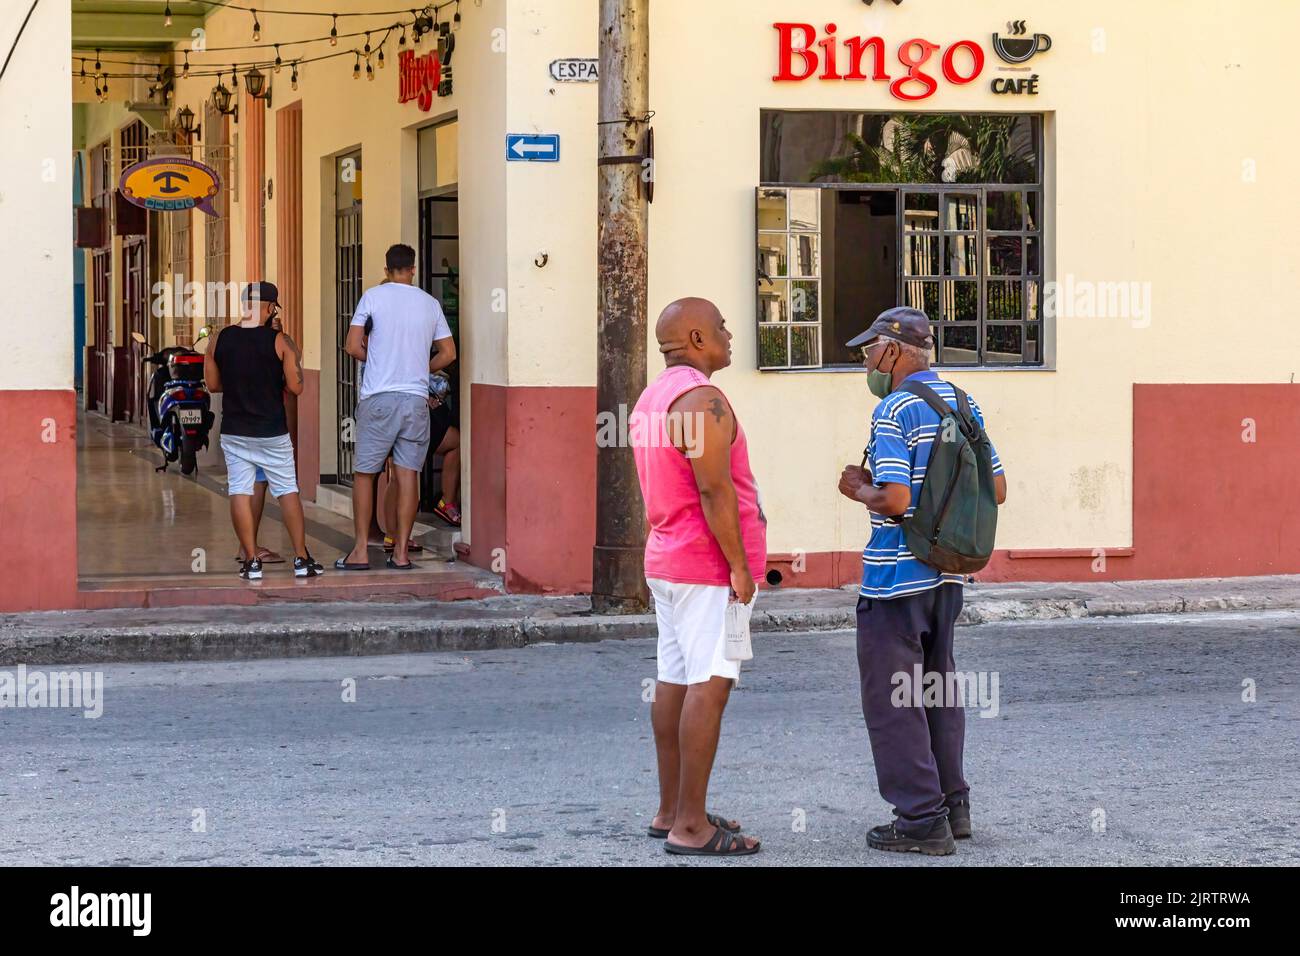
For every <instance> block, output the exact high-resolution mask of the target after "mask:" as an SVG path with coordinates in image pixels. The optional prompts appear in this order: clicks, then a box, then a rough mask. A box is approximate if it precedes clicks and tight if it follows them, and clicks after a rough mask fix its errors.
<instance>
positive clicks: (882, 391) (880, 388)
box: [867, 346, 898, 398]
mask: <svg viewBox="0 0 1300 956" xmlns="http://www.w3.org/2000/svg"><path fill="white" fill-rule="evenodd" d="M885 348H886V349H887V348H889V346H885ZM894 364H895V365H897V364H898V359H894ZM867 388H869V389H871V394H872V395H874V396H876V398H888V397H889V395H890V393H891V392H893V390H894V373H893V371H892V370H891V371H889V372H886V371H884V370H882V369H881V368H879V367H876V368H873V369H871V370H870V371H869V372H867Z"/></svg>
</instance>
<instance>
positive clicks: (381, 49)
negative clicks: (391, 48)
mask: <svg viewBox="0 0 1300 956" xmlns="http://www.w3.org/2000/svg"><path fill="white" fill-rule="evenodd" d="M379 68H380V69H381V70H382V69H383V68H384V47H383V44H380V46H379Z"/></svg>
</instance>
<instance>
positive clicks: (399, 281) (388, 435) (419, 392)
mask: <svg viewBox="0 0 1300 956" xmlns="http://www.w3.org/2000/svg"><path fill="white" fill-rule="evenodd" d="M385 266H386V267H385V269H384V274H385V275H386V276H387V277H388V281H387V282H385V283H384V284H383V285H377V286H374V287H373V288H370V289H367V290H366V292H365V294H364V295H363V296H361V301H360V302H358V303H357V307H356V309H355V310H354V311H353V313H352V325H351V327H350V328H349V329H348V338H347V344H346V345H345V350H346V351H347V353H348V354H349V355H351V356H352V357H353V358H355V359H357V360H358V361H361V362H365V363H366V373H365V375H364V376H362V379H361V393H360V395H359V396H358V401H357V416H356V428H355V429H354V436H355V439H356V453H355V455H354V461H353V467H352V471H353V475H352V520H353V526H354V528H355V529H356V541H355V542H354V544H353V547H352V552H351V553H350V554H348V555H347V556H346V557H342V558H339V559H338V561H336V562H335V563H334V566H335V567H336V568H337V569H338V570H340V571H365V570H369V568H370V556H369V554H368V553H367V551H366V541H367V539H368V537H369V532H370V518H371V515H372V514H374V510H375V483H376V482H375V479H376V478H377V477H378V475H379V472H381V471H383V470H384V460H385V459H386V458H388V456H389V455H392V457H393V466H394V467H393V473H394V481H395V483H396V486H397V487H396V494H397V527H396V529H393V531H392V535H393V554H392V557H390V558H389V559H388V567H390V568H394V569H397V570H399V571H405V570H409V569H410V568H411V567H413V565H412V564H411V561H410V558H409V557H408V556H407V547H408V545H409V544H410V538H411V528H412V527H414V525H415V513H416V510H417V509H418V507H419V502H420V472H421V471H422V470H423V469H424V459H425V456H426V455H427V454H428V452H429V405H428V401H429V374H430V373H431V372H437V371H439V370H440V369H444V368H446V367H447V366H448V365H450V364H451V363H452V362H454V361H456V343H455V341H454V340H453V339H452V336H451V327H450V326H449V325H448V324H447V317H446V316H445V315H443V313H442V306H441V305H439V304H438V300H437V299H435V298H434V297H433V296H431V295H429V294H428V293H427V292H425V291H424V290H423V289H421V288H419V287H418V286H416V285H415V284H414V283H415V250H414V249H412V248H411V247H410V246H405V245H401V244H399V245H396V246H393V247H392V248H391V249H389V250H388V252H387V254H386V255H385ZM367 325H369V326H370V330H369V334H367V329H366V327H367ZM435 346H436V347H437V350H438V351H437V354H436V355H433V357H432V358H430V353H431V352H432V350H433V348H434V347H435ZM393 493H394V491H393V490H390V491H389V492H388V494H393Z"/></svg>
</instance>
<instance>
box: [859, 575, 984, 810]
mask: <svg viewBox="0 0 1300 956" xmlns="http://www.w3.org/2000/svg"><path fill="white" fill-rule="evenodd" d="M961 605H962V589H961V585H959V584H941V585H939V586H938V587H937V588H931V589H930V590H929V591H922V592H921V593H920V594H910V595H907V596H905V597H898V598H893V599H891V600H884V601H882V600H877V599H873V598H865V597H860V598H858V672H859V674H860V675H861V678H862V713H863V716H865V717H866V719H867V733H868V735H869V736H870V738H871V755H872V757H873V758H874V759H875V762H876V781H877V782H878V783H879V785H880V795H881V796H882V797H884V798H885V799H886V800H888V801H889V802H890V803H891V804H893V805H894V812H895V813H896V814H897V815H898V817H899V819H898V820H897V821H896V824H897V826H898V828H899V830H901V831H904V832H913V833H916V832H923V831H925V830H928V828H929V826H930V824H931V823H932V822H933V821H935V820H937V819H939V818H940V817H946V816H947V815H948V804H950V803H955V802H957V801H959V800H962V799H965V798H966V796H967V794H968V793H969V792H970V787H969V786H967V784H966V778H965V777H963V776H962V772H961V761H962V748H963V745H964V742H965V737H966V712H965V710H964V709H963V708H962V707H961V706H960V702H957V706H952V707H947V706H930V707H918V706H915V699H914V698H913V696H912V695H911V694H910V693H906V694H905V693H904V691H905V690H906V689H909V688H910V687H911V686H912V684H914V683H915V676H916V667H917V665H920V667H921V670H922V671H923V672H924V673H927V674H928V673H936V672H937V673H939V674H942V675H948V674H951V673H953V671H954V670H955V664H954V662H953V657H952V639H953V626H954V625H955V624H956V622H957V615H958V614H959V613H961ZM896 675H906V680H905V681H904V680H903V679H902V678H900V677H898V676H896ZM916 693H917V695H919V694H920V693H921V692H920V690H918V691H917V692H916ZM900 701H901V702H902V706H899V703H900Z"/></svg>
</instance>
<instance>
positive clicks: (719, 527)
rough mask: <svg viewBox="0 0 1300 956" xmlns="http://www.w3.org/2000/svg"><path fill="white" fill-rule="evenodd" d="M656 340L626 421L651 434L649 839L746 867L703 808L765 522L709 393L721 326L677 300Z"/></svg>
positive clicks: (725, 822)
mask: <svg viewBox="0 0 1300 956" xmlns="http://www.w3.org/2000/svg"><path fill="white" fill-rule="evenodd" d="M655 338H656V339H657V340H658V342H659V351H660V352H661V353H663V356H664V361H665V363H666V365H667V368H665V369H664V371H663V372H661V373H660V374H659V376H658V377H657V378H656V379H655V380H654V381H653V382H651V383H650V384H649V386H647V388H646V390H645V391H644V392H642V393H641V397H640V399H638V401H637V403H636V409H635V411H634V415H635V416H636V417H637V419H639V420H640V421H642V422H647V423H649V424H648V427H647V429H646V432H647V434H645V435H644V436H643V438H642V440H637V441H635V442H633V449H632V451H633V455H634V457H635V458H636V468H637V476H638V478H639V480H640V484H641V495H642V498H643V499H644V501H645V508H646V519H647V522H648V523H649V526H650V532H649V535H648V536H647V538H646V548H645V574H646V581H647V584H648V585H649V587H650V591H651V593H652V594H653V595H654V604H655V617H656V618H657V621H658V629H659V648H658V683H657V684H656V685H655V697H654V703H653V704H652V705H651V709H650V716H651V722H652V724H653V726H654V738H655V752H656V756H657V761H658V767H659V810H658V812H657V813H656V814H655V817H654V819H653V820H652V821H651V824H650V828H649V834H650V836H652V837H655V838H663V839H664V849H665V850H667V851H668V852H669V853H675V854H682V855H698V856H745V855H749V854H753V853H757V852H758V850H759V841H758V840H757V839H756V838H754V837H750V836H745V835H744V834H742V833H741V832H740V830H741V827H740V824H739V823H737V822H736V821H734V820H729V819H726V818H724V817H722V816H719V815H717V814H713V813H709V812H708V811H707V809H706V806H705V804H706V798H707V795H708V789H709V776H710V775H711V773H712V771H713V759H714V756H715V754H716V753H717V749H718V737H719V734H720V731H721V727H722V713H723V710H724V709H725V708H726V706H727V699H728V697H729V696H730V694H731V688H732V685H733V684H734V683H735V681H736V680H737V679H738V678H739V677H740V664H739V662H737V661H732V660H727V658H726V656H725V644H726V619H727V605H728V603H729V602H731V601H739V602H742V603H743V604H746V605H749V604H751V603H752V602H753V600H754V595H755V591H756V584H755V581H756V579H757V578H758V577H759V576H760V575H761V574H762V573H763V569H764V567H765V566H766V563H767V519H766V518H765V517H764V515H763V509H762V505H761V503H760V501H759V494H758V485H757V483H756V482H755V481H754V474H753V472H752V471H751V470H750V467H749V451H748V445H747V443H746V440H745V432H744V429H742V428H741V427H740V423H739V422H738V421H737V420H736V416H735V413H734V412H733V411H732V408H731V405H730V404H729V403H728V402H727V399H726V397H725V396H724V395H723V394H722V392H721V390H719V389H718V388H717V386H715V385H713V384H712V383H711V381H710V379H711V377H712V376H713V374H714V373H715V372H717V371H718V370H720V369H724V368H726V367H727V366H728V365H730V364H731V333H730V332H728V331H727V328H726V323H725V321H724V320H723V317H722V314H721V313H720V312H719V311H718V309H717V307H716V306H715V305H713V303H711V302H708V301H706V300H704V299H694V298H691V299H681V300H679V301H677V302H674V303H673V304H672V305H670V306H668V308H666V309H665V310H664V311H663V314H662V315H660V316H659V321H658V323H657V324H656V326H655Z"/></svg>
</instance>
